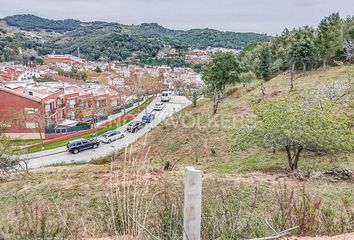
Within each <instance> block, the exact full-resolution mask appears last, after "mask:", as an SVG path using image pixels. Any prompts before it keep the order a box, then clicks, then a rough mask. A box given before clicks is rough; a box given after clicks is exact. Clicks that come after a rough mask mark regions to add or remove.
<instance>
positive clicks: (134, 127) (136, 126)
mask: <svg viewBox="0 0 354 240" xmlns="http://www.w3.org/2000/svg"><path fill="white" fill-rule="evenodd" d="M144 126H145V123H144V122H140V121H133V122H131V123H129V125H128V127H127V131H128V132H131V133H134V132H137V131H139V130H140V129H142V128H143V127H144Z"/></svg>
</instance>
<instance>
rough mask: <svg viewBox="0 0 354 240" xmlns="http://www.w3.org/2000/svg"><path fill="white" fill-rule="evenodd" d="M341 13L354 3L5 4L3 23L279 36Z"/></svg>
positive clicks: (84, 0) (131, 0)
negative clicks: (99, 23)
mask: <svg viewBox="0 0 354 240" xmlns="http://www.w3.org/2000/svg"><path fill="white" fill-rule="evenodd" d="M337 11H339V12H340V13H341V15H342V16H348V15H354V3H353V0H0V17H1V18H2V17H5V16H8V15H13V14H22V13H31V14H36V15H38V16H41V17H46V18H51V19H63V18H74V19H79V20H83V21H92V20H104V21H112V22H119V23H124V24H139V23H143V22H157V23H159V24H160V25H163V26H165V27H169V28H173V29H190V28H206V27H208V28H215V29H219V30H225V31H238V32H260V33H269V34H272V35H274V34H277V33H280V32H281V31H282V30H283V29H284V28H285V27H288V28H293V27H299V26H303V25H306V24H307V25H313V26H316V25H317V24H318V23H319V21H320V20H321V19H322V18H323V16H326V15H329V14H330V13H332V12H337Z"/></svg>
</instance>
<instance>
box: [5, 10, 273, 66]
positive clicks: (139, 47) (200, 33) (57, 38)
mask: <svg viewBox="0 0 354 240" xmlns="http://www.w3.org/2000/svg"><path fill="white" fill-rule="evenodd" d="M3 20H4V21H5V22H6V24H7V25H9V26H11V27H16V28H18V29H19V30H22V31H30V32H33V33H35V34H37V35H38V36H42V35H43V34H44V33H43V32H54V33H56V34H53V37H52V38H48V37H47V36H46V39H45V40H44V41H43V40H41V41H39V40H38V39H37V38H34V39H31V38H30V37H27V38H28V41H30V40H33V41H35V42H36V43H38V46H34V49H35V50H37V51H38V50H39V55H41V54H48V53H50V52H52V51H55V52H57V53H75V52H76V50H77V48H78V47H80V49H81V53H82V54H83V55H84V56H86V58H87V59H90V60H96V59H99V58H106V59H109V60H126V59H127V58H128V57H130V56H132V55H133V54H135V55H136V54H140V55H144V56H146V57H154V56H156V54H157V52H158V50H159V49H160V48H161V47H163V46H164V45H172V46H174V47H177V48H188V47H192V48H206V47H208V46H212V47H225V48H235V49H239V48H242V47H244V46H246V45H248V44H252V43H258V42H265V41H268V40H269V39H270V37H269V36H267V35H265V34H258V33H234V32H222V31H217V30H212V29H192V30H188V31H182V30H171V29H167V28H164V27H162V26H160V25H158V24H156V23H144V24H141V25H121V24H118V23H108V22H99V21H96V22H80V21H77V20H72V19H66V20H49V19H45V18H40V17H37V16H34V15H15V16H9V17H5V18H4V19H3ZM0 29H1V28H0ZM5 35H6V34H5ZM19 46H20V45H13V47H19ZM15 57H16V55H15V56H14V58H15Z"/></svg>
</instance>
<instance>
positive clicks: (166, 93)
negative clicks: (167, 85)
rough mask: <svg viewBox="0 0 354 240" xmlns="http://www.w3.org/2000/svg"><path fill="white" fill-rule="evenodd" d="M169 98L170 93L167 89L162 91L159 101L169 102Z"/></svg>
mask: <svg viewBox="0 0 354 240" xmlns="http://www.w3.org/2000/svg"><path fill="white" fill-rule="evenodd" d="M170 100H171V93H170V92H169V91H163V92H162V95H161V102H169V101H170Z"/></svg>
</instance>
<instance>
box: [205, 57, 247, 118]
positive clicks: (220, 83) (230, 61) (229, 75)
mask: <svg viewBox="0 0 354 240" xmlns="http://www.w3.org/2000/svg"><path fill="white" fill-rule="evenodd" d="M239 72H240V66H239V62H238V60H237V58H236V57H235V55H234V54H232V53H219V54H217V55H216V56H215V57H214V58H213V60H212V61H211V62H210V63H209V64H208V65H207V66H206V68H205V70H204V72H203V78H204V81H205V84H206V85H207V86H208V87H209V89H210V90H211V91H213V101H214V106H213V114H216V112H217V110H218V106H219V102H220V98H221V94H222V93H223V91H224V90H225V88H226V86H227V85H230V84H233V83H236V82H239V80H240V79H239Z"/></svg>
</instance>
